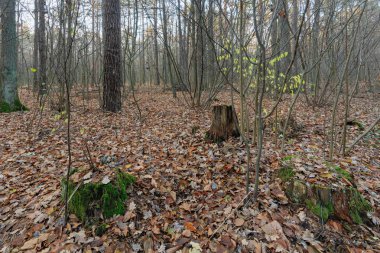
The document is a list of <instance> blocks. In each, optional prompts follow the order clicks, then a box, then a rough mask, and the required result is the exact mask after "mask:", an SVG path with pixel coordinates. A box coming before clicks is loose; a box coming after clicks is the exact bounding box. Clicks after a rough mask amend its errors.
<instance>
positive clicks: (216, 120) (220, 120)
mask: <svg viewBox="0 0 380 253" xmlns="http://www.w3.org/2000/svg"><path fill="white" fill-rule="evenodd" d="M239 136H240V131H239V121H238V118H237V115H236V112H235V109H234V108H233V107H232V106H231V105H217V106H214V107H213V108H212V124H211V127H210V130H208V131H207V133H206V138H207V139H209V140H211V141H213V142H222V141H225V140H227V139H228V138H229V137H239Z"/></svg>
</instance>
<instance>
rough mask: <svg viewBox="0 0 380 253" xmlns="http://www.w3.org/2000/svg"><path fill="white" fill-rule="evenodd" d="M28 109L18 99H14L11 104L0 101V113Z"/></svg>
mask: <svg viewBox="0 0 380 253" xmlns="http://www.w3.org/2000/svg"><path fill="white" fill-rule="evenodd" d="M28 110H29V109H28V108H27V107H26V106H24V105H23V104H22V103H21V102H20V100H18V99H17V100H16V101H15V102H14V104H13V105H10V104H8V103H7V102H5V101H2V102H0V113H1V112H5V113H9V112H16V111H28Z"/></svg>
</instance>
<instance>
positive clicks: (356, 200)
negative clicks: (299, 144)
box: [279, 167, 372, 224]
mask: <svg viewBox="0 0 380 253" xmlns="http://www.w3.org/2000/svg"><path fill="white" fill-rule="evenodd" d="M294 176H295V173H294V171H293V170H292V169H291V168H290V167H284V168H282V169H280V171H279V177H280V178H281V180H282V181H283V187H284V191H285V193H286V195H287V197H288V198H289V199H290V200H291V201H292V202H293V203H298V204H305V205H306V207H307V208H308V209H309V210H310V211H311V212H312V213H314V214H315V215H317V216H318V217H320V218H321V219H322V220H323V221H324V222H326V221H327V220H328V218H330V217H335V218H337V219H339V220H344V221H347V222H349V223H357V224H361V223H363V222H364V221H363V220H364V219H365V218H366V213H367V212H369V211H371V210H372V207H371V205H370V203H369V202H368V201H367V200H366V199H364V198H363V196H362V195H361V194H360V192H359V191H358V190H357V189H356V188H355V187H342V186H340V187H338V186H335V187H333V186H324V185H319V184H310V183H307V182H304V181H302V180H299V179H295V178H294ZM348 176H350V175H346V177H347V178H352V177H348Z"/></svg>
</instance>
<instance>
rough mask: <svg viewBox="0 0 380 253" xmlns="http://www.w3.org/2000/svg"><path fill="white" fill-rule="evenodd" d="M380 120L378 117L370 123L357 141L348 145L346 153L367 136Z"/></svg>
mask: <svg viewBox="0 0 380 253" xmlns="http://www.w3.org/2000/svg"><path fill="white" fill-rule="evenodd" d="M379 122H380V117H378V118H377V119H376V120H375V122H373V123H372V125H370V126H369V127H368V128H367V130H365V131H364V133H362V134H361V135H360V136H359V137H358V138H356V139H355V141H354V142H353V143H352V144H351V145H350V146H349V147H348V149H347V151H346V153H348V152H350V150H351V149H352V148H353V147H354V146H355V145H356V144H357V143H358V142H359V141H360V140H361V139H362V138H363V137H364V136H366V135H367V134H368V133H369V132H370V131H371V130H372V129H373V128H374V127H375V126H376V125H377V124H378V123H379Z"/></svg>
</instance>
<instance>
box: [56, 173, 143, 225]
mask: <svg viewBox="0 0 380 253" xmlns="http://www.w3.org/2000/svg"><path fill="white" fill-rule="evenodd" d="M135 181H136V178H135V177H134V176H132V175H129V174H127V173H124V172H122V171H119V170H118V171H117V172H116V173H115V177H114V178H113V179H112V180H110V182H108V183H106V184H105V183H102V182H95V183H94V182H90V183H87V184H80V183H74V182H73V181H69V183H68V184H67V183H66V181H65V179H64V180H63V181H62V184H63V191H62V192H63V199H65V193H66V190H65V188H66V187H68V188H69V189H68V193H69V194H68V195H69V197H71V199H70V201H69V212H70V213H73V214H75V215H76V216H77V217H78V219H79V220H81V221H82V222H83V223H85V224H92V223H97V222H98V221H99V220H100V219H101V218H111V217H112V216H114V215H123V214H124V213H125V207H124V202H125V201H126V199H127V187H128V186H129V185H131V184H133V183H134V182H135ZM78 184H79V185H78Z"/></svg>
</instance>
